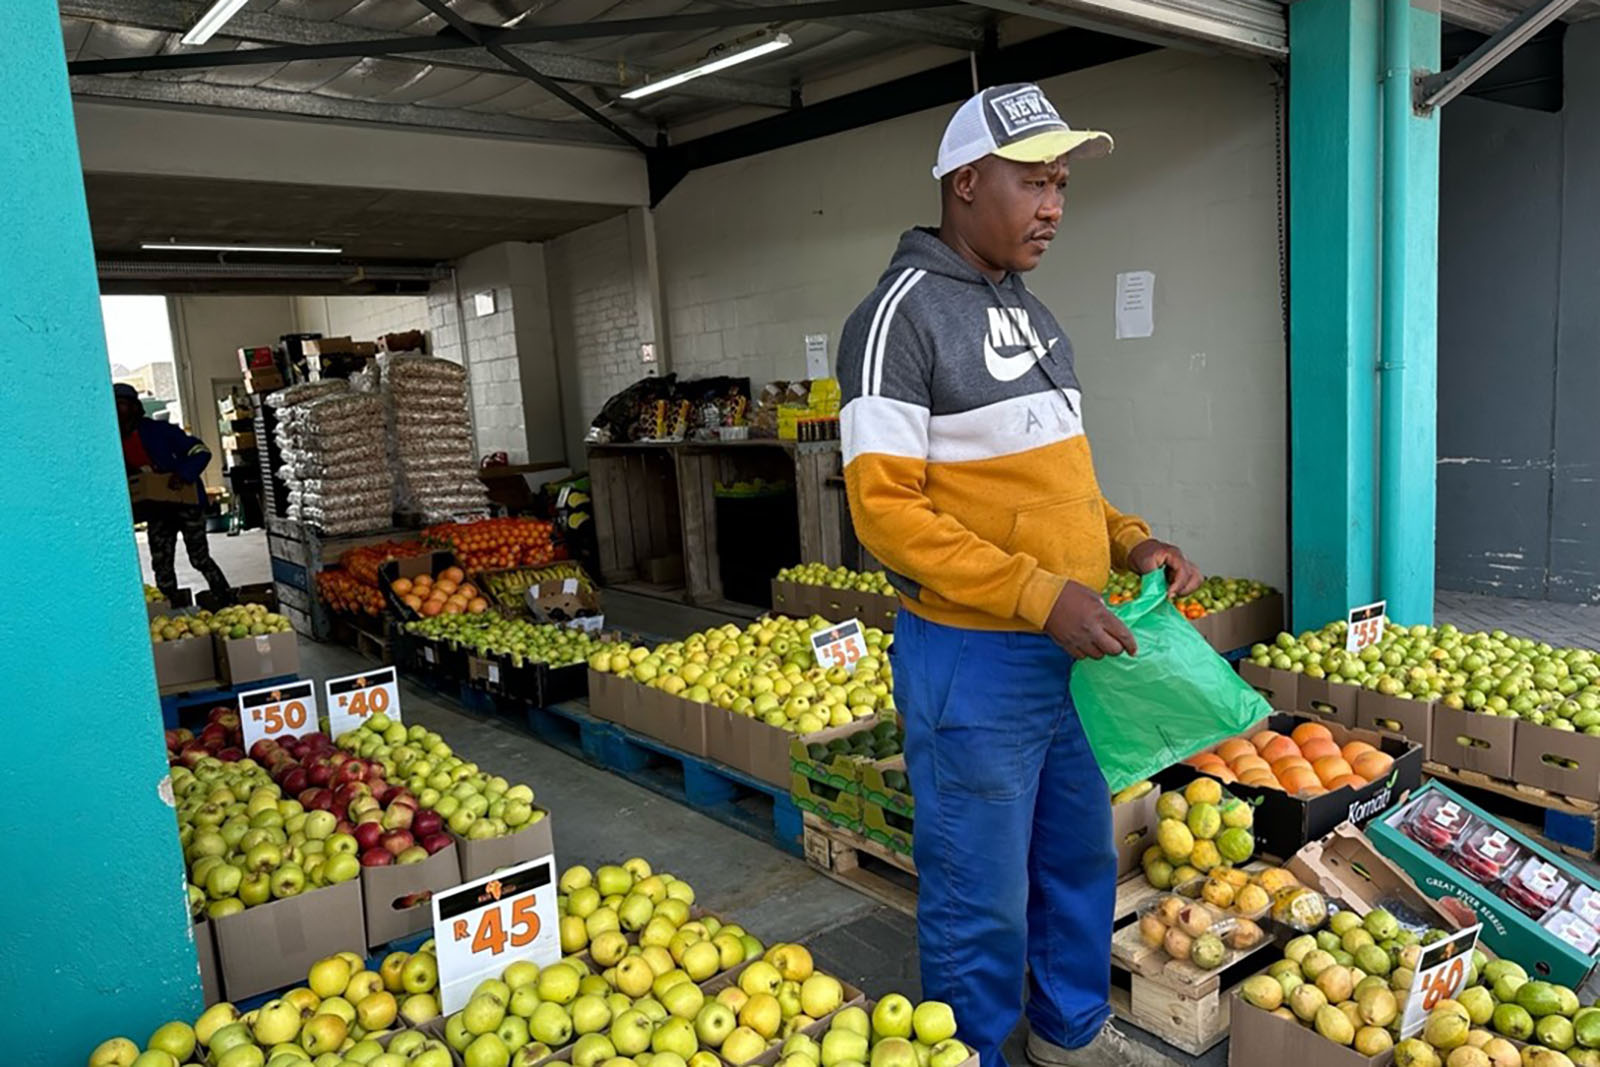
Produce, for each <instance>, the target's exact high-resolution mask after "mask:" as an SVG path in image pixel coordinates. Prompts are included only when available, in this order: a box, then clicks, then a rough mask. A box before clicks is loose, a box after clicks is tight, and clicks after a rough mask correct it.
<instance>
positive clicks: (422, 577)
mask: <svg viewBox="0 0 1600 1067" xmlns="http://www.w3.org/2000/svg"><path fill="white" fill-rule="evenodd" d="M411 584H412V585H413V586H419V585H422V586H426V585H432V584H433V575H431V574H419V575H417V576H416V577H415V578H413V579H411Z"/></svg>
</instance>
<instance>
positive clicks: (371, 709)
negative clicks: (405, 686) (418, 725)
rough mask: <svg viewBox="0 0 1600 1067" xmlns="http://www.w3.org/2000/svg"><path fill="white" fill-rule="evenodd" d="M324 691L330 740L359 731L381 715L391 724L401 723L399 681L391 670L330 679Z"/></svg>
mask: <svg viewBox="0 0 1600 1067" xmlns="http://www.w3.org/2000/svg"><path fill="white" fill-rule="evenodd" d="M326 688H327V696H328V736H330V737H338V736H339V735H340V734H343V733H347V732H349V731H350V730H355V729H359V728H360V726H361V724H362V723H364V722H366V721H367V719H368V718H369V717H370V716H373V715H377V714H380V713H381V714H383V715H387V716H388V717H389V718H390V719H391V720H393V721H394V722H401V721H403V720H402V719H401V718H400V679H399V675H397V674H396V673H395V669H394V668H393V667H378V668H376V669H374V670H370V671H362V672H361V673H360V674H349V675H346V676H345V677H343V678H329V679H328V681H327V684H326Z"/></svg>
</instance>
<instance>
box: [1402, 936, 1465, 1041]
mask: <svg viewBox="0 0 1600 1067" xmlns="http://www.w3.org/2000/svg"><path fill="white" fill-rule="evenodd" d="M1482 929H1483V924H1481V923H1479V924H1478V925H1476V926H1469V927H1467V928H1466V929H1465V930H1461V931H1459V932H1458V933H1455V934H1452V935H1450V936H1449V937H1447V938H1445V939H1444V940H1443V941H1435V942H1434V943H1433V944H1431V945H1427V946H1425V947H1424V948H1423V950H1422V955H1421V956H1419V957H1418V958H1417V967H1416V973H1415V974H1414V975H1413V976H1412V978H1411V991H1410V994H1409V995H1408V996H1407V997H1406V1013H1405V1015H1404V1016H1403V1017H1402V1018H1401V1020H1400V1036H1401V1037H1411V1036H1413V1035H1415V1034H1416V1033H1417V1032H1418V1031H1419V1030H1421V1029H1422V1027H1423V1024H1424V1023H1426V1022H1427V1021H1428V1014H1429V1013H1430V1012H1431V1011H1433V1009H1434V1008H1435V1007H1437V1006H1438V1004H1439V1002H1440V1001H1441V1000H1454V999H1455V996H1456V994H1457V993H1459V992H1461V990H1462V989H1463V988H1465V987H1466V984H1467V975H1468V973H1469V972H1471V970H1472V950H1473V949H1475V948H1477V947H1478V931H1480V930H1482Z"/></svg>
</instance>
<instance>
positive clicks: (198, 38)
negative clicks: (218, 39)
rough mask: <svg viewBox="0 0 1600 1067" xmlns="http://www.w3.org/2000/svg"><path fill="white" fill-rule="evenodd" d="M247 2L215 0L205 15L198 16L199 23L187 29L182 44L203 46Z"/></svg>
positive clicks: (244, 0)
mask: <svg viewBox="0 0 1600 1067" xmlns="http://www.w3.org/2000/svg"><path fill="white" fill-rule="evenodd" d="M248 2H249V0H216V2H215V3H213V4H212V5H211V7H210V8H209V9H207V11H206V13H205V14H204V15H201V16H200V19H199V21H198V22H196V23H195V24H194V25H193V26H191V27H190V28H189V32H188V33H186V34H184V35H183V43H184V44H205V43H206V42H207V41H209V40H211V38H212V37H213V36H215V35H216V32H217V31H218V30H220V29H222V27H223V26H225V25H227V22H228V20H229V19H231V18H233V16H235V15H237V14H238V13H239V9H240V8H242V7H244V5H245V4H247V3H248Z"/></svg>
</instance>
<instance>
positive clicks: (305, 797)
mask: <svg viewBox="0 0 1600 1067" xmlns="http://www.w3.org/2000/svg"><path fill="white" fill-rule="evenodd" d="M285 792H287V790H285ZM320 792H322V790H320V789H313V788H309V787H308V788H306V789H302V790H300V791H299V792H298V793H296V794H295V795H294V798H295V799H296V800H298V801H299V802H300V806H301V807H302V808H304V809H306V810H307V811H316V810H317V808H316V807H315V805H314V801H315V800H316V799H317V794H318V793H320Z"/></svg>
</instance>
